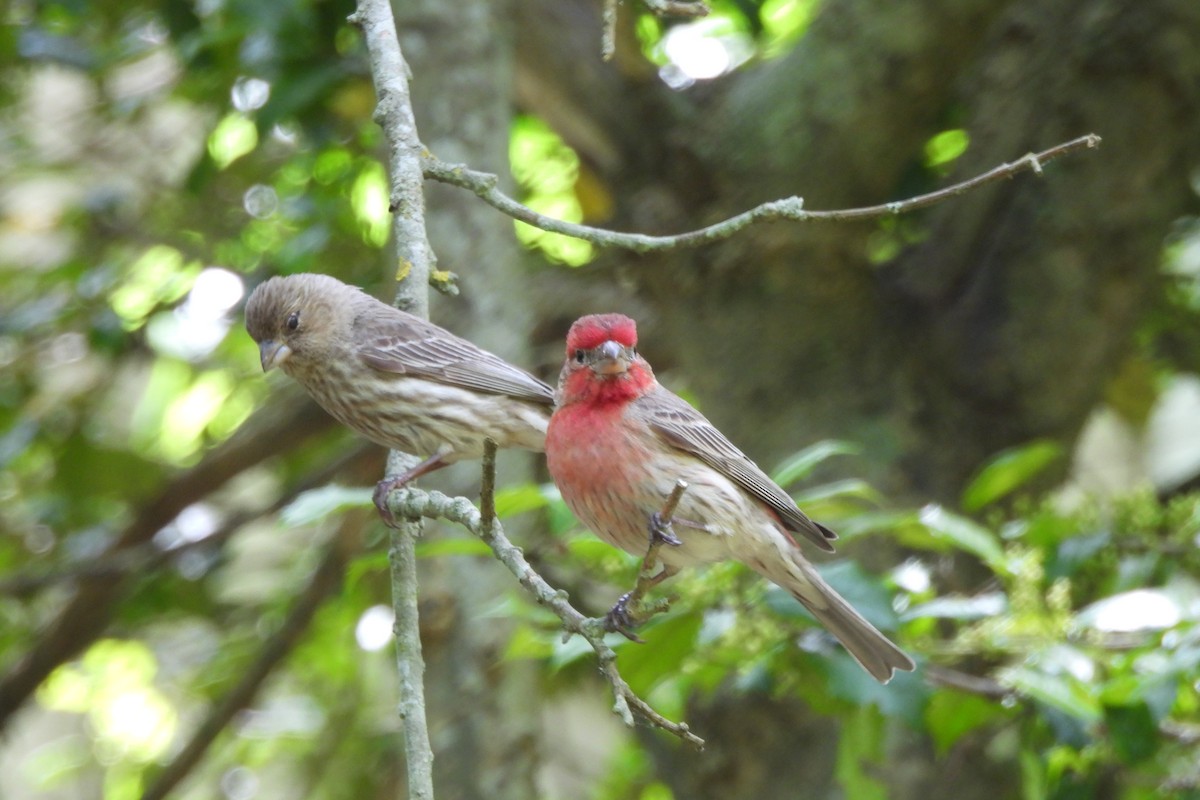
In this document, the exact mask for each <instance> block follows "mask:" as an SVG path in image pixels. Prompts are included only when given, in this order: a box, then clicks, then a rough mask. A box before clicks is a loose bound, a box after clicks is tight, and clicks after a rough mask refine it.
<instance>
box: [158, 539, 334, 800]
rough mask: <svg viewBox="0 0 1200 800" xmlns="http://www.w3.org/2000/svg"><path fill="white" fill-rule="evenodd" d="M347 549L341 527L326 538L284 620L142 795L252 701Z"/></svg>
mask: <svg viewBox="0 0 1200 800" xmlns="http://www.w3.org/2000/svg"><path fill="white" fill-rule="evenodd" d="M347 550H348V548H347V545H346V543H345V541H344V540H343V538H342V532H339V537H338V539H336V540H335V541H333V542H332V543H330V545H329V546H328V547H327V549H326V550H325V555H324V557H322V559H321V563H320V564H319V565H318V566H317V569H316V571H315V572H314V573H313V576H312V579H311V580H309V582H308V586H307V587H305V589H304V592H303V593H302V594H301V595H300V597H299V598H297V600H296V603H295V605H293V606H292V610H291V612H290V613H289V614H288V616H287V619H285V620H284V622H283V625H281V626H280V628H279V630H278V631H276V632H275V634H274V635H273V636H271V638H270V639H268V640H267V641H266V643H265V644H264V645H263V646H262V648H261V649H260V650H259V654H258V658H256V659H255V660H254V663H253V664H251V665H250V666H249V668H248V669H247V670H246V673H245V675H244V676H243V677H242V679H241V680H239V681H238V683H237V685H236V686H234V687H233V689H232V690H230V691H229V693H228V694H226V695H225V697H224V698H223V699H222V700H221V702H219V703H218V704H217V705H215V706H213V707H212V709H211V710H210V711H209V713H208V716H207V717H206V718H205V720H204V722H202V723H201V724H200V726H199V727H198V728H196V730H195V732H194V733H193V734H192V738H191V739H190V740H189V741H188V743H187V745H185V746H184V748H183V750H181V751H180V752H179V753H178V754H177V755H176V756H175V758H174V759H172V761H171V763H169V764H167V766H166V767H164V768H163V769H162V771H161V772H159V773H158V775H157V776H156V777H155V779H154V782H153V783H151V784H150V787H149V788H148V789H146V791H145V793H144V794H142V800H161V798H164V797H166V796H167V795H168V794H170V792H171V790H172V789H174V788H175V787H176V786H177V785H178V784H179V782H180V781H182V780H183V779H184V778H185V777H187V775H188V773H189V772H191V771H192V769H193V768H194V767H195V766H196V765H197V764H198V763H200V759H202V758H203V757H204V754H205V753H206V752H207V751H208V748H209V747H210V746H211V745H212V743H213V742H214V741H215V740H216V738H217V736H218V735H219V734H220V733H221V731H223V730H224V729H225V728H226V726H227V725H229V722H230V720H232V719H233V717H234V715H235V714H237V712H238V711H241V710H242V709H243V708H245V707H246V706H248V705H250V703H251V702H252V701H253V700H254V697H255V695H257V694H258V690H259V689H261V688H262V685H263V683H264V682H265V681H266V679H267V678H268V677H269V676H270V675H271V673H272V672H273V671H274V670H275V668H276V667H277V666H279V664H280V663H281V662H282V661H283V660H284V659H285V658H287V655H288V654H289V653H290V652H292V650H293V649H295V647H296V645H297V644H298V643H299V641H300V638H301V636H302V635H303V634H304V632H305V631H306V630H308V626H309V624H311V623H312V620H313V616H314V615H315V614H316V613H317V609H319V608H320V607H321V604H322V603H324V602H325V599H326V598H327V597H329V596H330V595H332V594H333V593H334V592H336V591H337V589H338V587H339V586H341V583H342V576H343V574H344V573H345V569H346V562H347V558H348V552H347Z"/></svg>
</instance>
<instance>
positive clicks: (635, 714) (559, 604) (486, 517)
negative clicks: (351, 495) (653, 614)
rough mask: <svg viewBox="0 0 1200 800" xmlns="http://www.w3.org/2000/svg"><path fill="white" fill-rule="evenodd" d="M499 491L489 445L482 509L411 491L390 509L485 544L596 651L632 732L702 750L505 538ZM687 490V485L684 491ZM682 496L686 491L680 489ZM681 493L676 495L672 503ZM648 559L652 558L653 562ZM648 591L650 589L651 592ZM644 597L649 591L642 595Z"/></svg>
mask: <svg viewBox="0 0 1200 800" xmlns="http://www.w3.org/2000/svg"><path fill="white" fill-rule="evenodd" d="M495 486H496V445H495V443H494V442H491V441H488V442H486V443H485V447H484V454H483V478H482V480H481V482H480V503H479V508H476V507H475V506H474V504H472V503H471V501H470V500H469V499H467V498H465V497H450V496H448V495H446V494H443V493H442V492H437V491H424V490H421V489H415V488H412V487H406V488H403V489H398V490H396V491H394V492H392V493H391V494H390V495H389V496H388V499H387V502H388V505H389V507H390V509H391V511H392V513H393V514H395V515H396V517H397V518H398V519H420V518H421V517H425V518H429V519H443V520H447V521H449V522H453V523H456V524H458V525H461V526H462V527H464V528H466V529H467V530H468V531H470V532H471V533H472V534H474V535H475V536H478V537H479V538H480V539H481V540H482V541H483V543H484V544H486V545H487V546H488V547H489V548H491V550H492V553H493V554H494V555H495V557H496V560H498V561H499V562H500V563H501V564H503V565H504V566H505V567H507V568H508V570H509V572H511V573H512V574H513V575H514V576H515V577H516V579H517V582H518V583H520V584H521V586H522V587H523V588H524V589H525V591H527V592H529V594H531V595H532V596H533V598H534V599H535V600H536V601H537V602H538V603H539V604H540V605H543V606H545V607H546V608H548V609H550V610H551V611H552V612H554V614H555V616H557V617H558V618H559V620H560V621H561V622H562V626H563V629H564V632H565V635H568V636H569V635H571V634H578V635H579V636H582V637H583V638H584V639H585V640H586V641H587V643H588V644H589V645H591V647H592V650H594V651H595V653H596V659H597V661H598V662H599V665H600V673H601V674H602V675H604V677H605V679H606V680H607V681H608V683H609V685H610V686H611V687H612V691H613V698H614V701H613V711H614V712H615V713H616V714H618V715H619V716H620V717H621V719H622V720H623V721H624V722H625V724H626V725H629V726H631V727H632V726H633V725H635V724H636V720H637V719H639V718H640V719H641V720H643V721H644V722H646V723H648V724H649V725H651V726H653V727H656V728H661V729H662V730H664V731H667V732H668V733H670V734H672V735H674V736H677V737H678V738H679V739H681V740H682V741H684V742H687V743H688V744H690V745H692V746H693V747H695V748H696V749H703V747H704V740H703V739H701V738H700V737H699V736H696V735H695V734H694V733H692V731H691V729H690V728H689V727H688V725H687V723H684V722H673V721H671V720H669V719H667V718H666V717H664V716H663V715H662V714H660V713H658V712H657V711H655V710H654V708H653V707H651V705H650V704H649V703H647V702H646V701H645V700H643V699H642V698H641V697H639V696H638V695H637V694H636V693H635V692H634V691H633V690H632V689H631V688H630V687H629V684H628V683H626V682H625V679H624V678H623V677H621V673H620V671H618V669H617V663H616V662H617V654H616V652H615V651H614V650H613V649H612V647H610V646H609V645H608V643H607V642H606V641H605V636H606V635H607V634H608V633H609V632H610V631H609V628H608V626H607V622H606V619H605V618H604V617H600V618H594V617H586V616H584V615H583V614H582V613H581V612H580V611H579V610H578V609H576V608H575V607H574V606H573V605H571V603H570V600H569V598H568V595H567V593H566V592H565V591H563V590H561V589H557V588H555V587H553V586H551V585H550V584H549V583H547V582H546V580H545V578H543V577H542V576H541V575H540V574H538V572H537V571H536V570H535V569H534V568H533V567H532V566H531V565H530V564H529V562H528V561H527V560H526V559H525V555H524V553H522V552H521V548H519V547H517V546H516V545H514V544H513V543H512V542H511V541H510V540H509V538H508V537H507V536H506V535H505V533H504V528H503V526H502V525H501V524H500V522H499V520H497V519H496V506H495ZM684 488H686V484H685V485H684ZM676 492H677V493H678V494H679V495H680V496H682V494H683V489H678V488H677V489H676ZM676 492H672V497H674V496H675V494H676ZM678 502H679V501H678V498H676V499H675V500H674V501H673V502H672V501H671V498H670V497H669V498H668V504H667V505H665V506H664V510H665V511H667V512H668V513H667V514H660V515H661V516H664V517H666V518H667V519H668V520H669V519H670V512H672V511H673V509H674V505H675V504H677V503H678ZM650 555H651V554H650V553H647V556H650ZM647 588H648V587H647ZM643 591H644V590H643Z"/></svg>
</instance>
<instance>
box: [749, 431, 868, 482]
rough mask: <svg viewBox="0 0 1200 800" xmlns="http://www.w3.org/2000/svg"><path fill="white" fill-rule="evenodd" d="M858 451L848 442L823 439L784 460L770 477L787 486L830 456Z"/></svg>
mask: <svg viewBox="0 0 1200 800" xmlns="http://www.w3.org/2000/svg"><path fill="white" fill-rule="evenodd" d="M859 452H860V448H859V447H858V446H857V445H854V444H851V443H850V442H842V441H838V440H836V439H825V440H824V441H820V442H817V443H816V444H814V445H810V446H809V447H806V448H804V449H803V450H801V451H800V452H799V453H796V454H795V455H794V456H792V457H791V458H789V459H788V460H786V461H784V462H783V463H782V464H780V465H779V467H778V468H777V469H776V470H775V474H774V475H772V476H771V477H772V478H773V479H774V480H775V482H776V483H778V484H779V485H780V486H787V485H788V484H791V483H795V482H796V481H798V480H800V479H801V478H807V477H808V476H809V474H811V473H812V471H813V470H814V469H816V467H817V465H818V464H820V463H821V462H822V461H824V460H826V459H827V458H830V457H831V456H842V455H856V454H858V453H859Z"/></svg>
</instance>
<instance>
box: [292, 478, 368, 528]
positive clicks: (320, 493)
mask: <svg viewBox="0 0 1200 800" xmlns="http://www.w3.org/2000/svg"><path fill="white" fill-rule="evenodd" d="M372 494H373V490H372V489H369V488H365V487H358V486H355V487H350V486H338V485H336V484H329V485H328V486H322V487H321V488H319V489H311V490H309V491H307V492H304V493H302V494H301V495H300V496H298V497H297V498H296V499H295V500H293V501H292V502H290V503H288V504H287V505H286V506H285V507H284V509H283V511H281V512H280V515H279V516H280V518H281V519H282V520H283V523H284V524H285V525H288V526H289V527H298V526H300V525H308V524H310V523H313V522H316V521H317V520H319V519H324V518H325V517H327V516H329V515H330V514H336V513H337V512H339V511H344V510H345V509H347V508H363V507H366V506H372V505H374V502H373V501H372V499H371V495H372Z"/></svg>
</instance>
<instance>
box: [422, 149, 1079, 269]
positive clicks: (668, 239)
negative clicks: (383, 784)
mask: <svg viewBox="0 0 1200 800" xmlns="http://www.w3.org/2000/svg"><path fill="white" fill-rule="evenodd" d="M1099 145H1100V137H1099V136H1097V135H1096V134H1094V133H1089V134H1087V135H1086V136H1080V137H1079V138H1077V139H1072V140H1071V141H1069V142H1063V143H1062V144H1058V145H1055V146H1054V147H1051V148H1049V149H1047V150H1043V151H1042V152H1040V153H1029V154H1027V155H1025V156H1022V157H1021V158H1018V159H1017V160H1016V161H1013V162H1010V163H1006V164H1001V165H1000V166H998V167H995V168H994V169H991V170H989V171H988V172H985V173H983V174H982V175H977V176H975V177H974V178H970V179H968V180H965V181H962V182H961V183H956V184H954V185H953V186H947V187H946V188H944V189H939V190H937V191H936V192H929V193H928V194H922V195H917V196H916V197H911V198H909V199H907V200H899V201H896V202H893V203H883V204H880V205H875V206H866V207H863V208H848V209H840V210H830V211H805V210H804V200H803V198H800V197H795V196H793V197H785V198H781V199H779V200H771V201H769V202H766V203H762V204H761V205H758V206H755V207H754V208H752V209H750V210H749V211H744V212H742V213H741V214H737V215H736V216H733V217H730V218H729V219H726V220H723V221H721V222H717V223H714V224H712V225H709V226H707V227H704V228H700V229H699V230H695V231H689V232H687V233H679V234H674V235H670V236H651V235H648V234H644V233H621V232H619V231H608V230H604V229H602V228H593V227H591V226H588V225H579V224H577V223H574V222H564V221H563V220H560V219H554V218H553V217H547V216H546V215H544V214H539V213H538V212H536V211H534V210H533V209H531V208H529V207H528V206H526V205H523V204H521V203H518V202H517V201H516V200H514V199H512V198H511V197H509V196H508V195H506V194H505V193H504V192H502V191H500V189H499V188H497V187H498V185H499V178H497V177H496V176H495V175H493V174H491V173H487V172H479V171H477V170H472V169H469V168H467V167H466V166H464V165H462V164H447V163H445V162H444V161H440V160H438V159H437V158H435V157H433V156H430V155H426V156H425V157H424V158H423V160H422V166H423V168H424V173H425V177H427V178H431V179H433V180H436V181H440V182H442V183H448V184H451V185H452V186H457V187H459V188H461V189H467V190H469V191H471V192H474V193H475V194H476V195H478V196H479V197H480V198H481V199H482V200H483V201H484V202H485V203H487V204H488V205H490V206H492V207H493V208H495V209H497V210H499V211H501V212H503V213H504V214H507V215H508V216H510V217H512V218H513V219H515V220H517V221H518V222H524V223H526V224H528V225H532V226H534V227H535V228H541V229H542V230H544V231H549V232H550V233H560V234H563V235H564V236H573V237H575V238H576V239H582V240H584V241H586V242H591V243H592V244H594V245H596V246H597V247H620V248H624V249H626V250H632V251H633V252H635V253H648V252H653V251H660V250H673V249H676V248H681V247H697V246H699V245H704V244H711V243H713V242H719V241H721V240H723V239H728V238H729V237H731V236H733V235H734V234H735V233H738V232H739V231H741V230H743V229H744V228H747V227H749V226H750V225H753V224H755V223H759V222H777V221H779V220H791V221H793V222H850V221H855V220H864V219H877V218H880V217H889V216H895V215H897V214H906V213H909V212H911V211H916V210H918V209H921V208H927V207H929V206H932V205H936V204H937V203H940V202H942V201H943V200H947V199H949V198H951V197H955V196H957V195H960V194H963V193H965V192H969V191H971V190H972V189H977V188H979V187H980V186H984V185H986V184H989V183H994V182H996V181H999V180H1001V179H1003V178H1011V177H1013V176H1014V175H1016V174H1018V173H1021V172H1024V171H1026V170H1030V171H1032V172H1033V173H1034V174H1036V175H1041V174H1042V167H1043V165H1045V164H1047V163H1049V162H1050V161H1053V160H1054V159H1056V158H1059V157H1060V156H1065V155H1067V154H1069V153H1073V152H1075V151H1077V150H1083V149H1093V148H1096V147H1098V146H1099Z"/></svg>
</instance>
